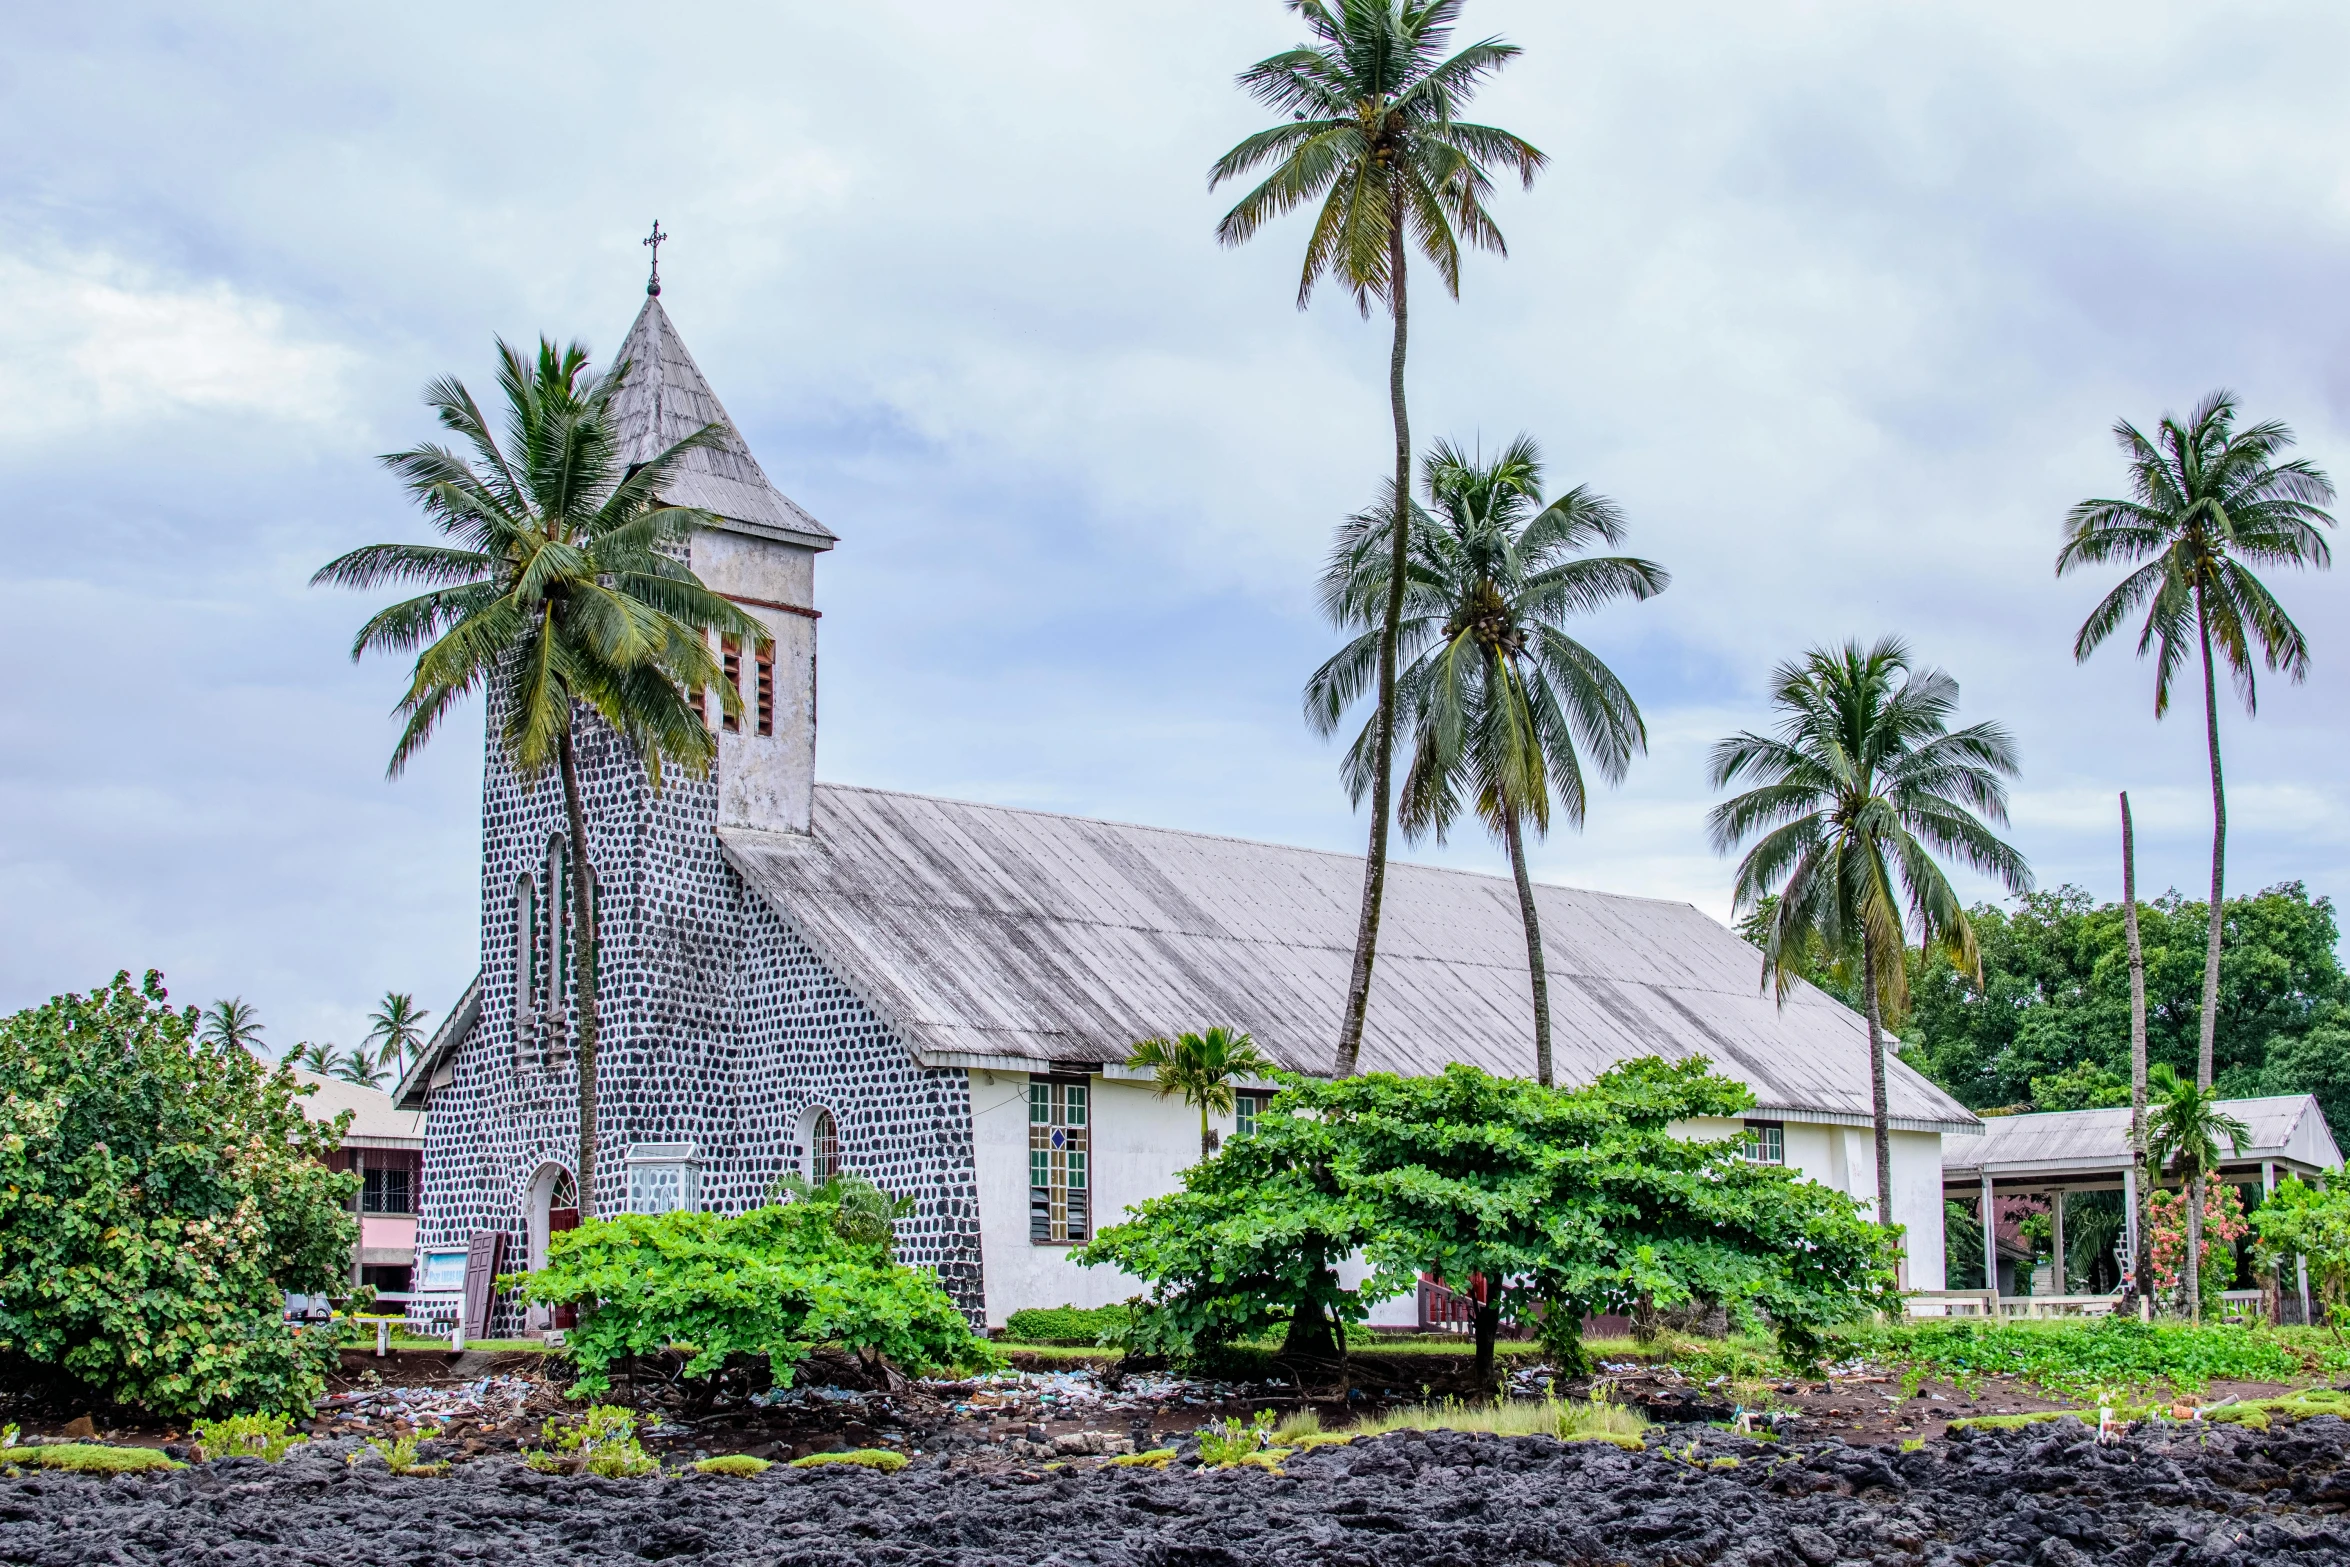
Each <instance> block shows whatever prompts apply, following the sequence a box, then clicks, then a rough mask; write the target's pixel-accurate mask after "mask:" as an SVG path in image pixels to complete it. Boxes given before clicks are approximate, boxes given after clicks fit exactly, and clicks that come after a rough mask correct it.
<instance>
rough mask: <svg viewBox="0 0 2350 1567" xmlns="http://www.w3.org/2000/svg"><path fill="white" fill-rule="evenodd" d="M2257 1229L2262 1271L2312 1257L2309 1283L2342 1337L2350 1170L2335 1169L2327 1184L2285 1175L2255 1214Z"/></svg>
mask: <svg viewBox="0 0 2350 1567" xmlns="http://www.w3.org/2000/svg"><path fill="white" fill-rule="evenodd" d="M2252 1228H2253V1229H2254V1230H2255V1231H2257V1232H2258V1233H2259V1236H2260V1241H2259V1245H2258V1246H2257V1248H2256V1253H2257V1260H2258V1265H2259V1266H2260V1268H2261V1269H2262V1270H2263V1271H2268V1270H2271V1269H2276V1268H2279V1267H2282V1266H2284V1265H2285V1264H2286V1263H2287V1262H2288V1261H2289V1259H2291V1258H2293V1257H2304V1258H2307V1259H2308V1263H2309V1283H2310V1286H2311V1287H2312V1289H2313V1290H2314V1291H2315V1292H2316V1294H2317V1298H2318V1299H2319V1300H2320V1301H2321V1302H2323V1303H2324V1305H2325V1309H2326V1320H2327V1322H2328V1323H2330V1324H2331V1325H2332V1327H2333V1330H2334V1334H2335V1336H2336V1337H2337V1338H2338V1337H2340V1336H2341V1332H2342V1329H2343V1328H2344V1327H2345V1326H2350V1170H2336V1171H2334V1172H2333V1175H2332V1177H2331V1178H2330V1179H2329V1180H2328V1181H2327V1182H2326V1184H2325V1185H2324V1186H2323V1187H2322V1188H2321V1187H2316V1186H2310V1185H2306V1184H2304V1183H2303V1181H2302V1180H2301V1178H2300V1177H2299V1176H2297V1175H2288V1176H2286V1177H2285V1178H2284V1179H2283V1180H2281V1181H2279V1182H2277V1189H2276V1190H2275V1191H2274V1192H2271V1193H2270V1194H2269V1197H2268V1200H2267V1201H2266V1202H2264V1203H2262V1204H2261V1205H2260V1207H2259V1209H2258V1210H2257V1211H2256V1212H2255V1213H2254V1214H2253V1215H2252Z"/></svg>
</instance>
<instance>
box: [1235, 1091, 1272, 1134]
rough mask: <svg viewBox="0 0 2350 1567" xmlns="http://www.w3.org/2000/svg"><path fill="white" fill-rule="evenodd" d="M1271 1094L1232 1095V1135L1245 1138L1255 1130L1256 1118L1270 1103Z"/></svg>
mask: <svg viewBox="0 0 2350 1567" xmlns="http://www.w3.org/2000/svg"><path fill="white" fill-rule="evenodd" d="M1272 1100H1273V1096H1272V1095H1271V1094H1234V1095H1233V1096H1232V1135H1233V1136H1235V1137H1246V1136H1248V1135H1250V1134H1251V1133H1253V1132H1254V1131H1255V1130H1256V1129H1257V1117H1258V1116H1260V1115H1263V1114H1264V1113H1265V1106H1266V1105H1268V1104H1270V1103H1272Z"/></svg>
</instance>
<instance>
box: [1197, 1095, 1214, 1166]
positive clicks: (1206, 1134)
mask: <svg viewBox="0 0 2350 1567" xmlns="http://www.w3.org/2000/svg"><path fill="white" fill-rule="evenodd" d="M1199 1156H1200V1157H1201V1158H1202V1159H1213V1158H1214V1157H1216V1129H1215V1128H1214V1127H1212V1126H1210V1125H1208V1102H1207V1101H1206V1100H1205V1099H1202V1100H1201V1101H1200V1102H1199Z"/></svg>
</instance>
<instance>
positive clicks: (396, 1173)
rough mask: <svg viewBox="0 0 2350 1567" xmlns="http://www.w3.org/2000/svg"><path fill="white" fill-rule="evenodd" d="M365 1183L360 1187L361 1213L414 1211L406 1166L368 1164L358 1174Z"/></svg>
mask: <svg viewBox="0 0 2350 1567" xmlns="http://www.w3.org/2000/svg"><path fill="white" fill-rule="evenodd" d="M360 1180H362V1181H363V1182H365V1183H366V1184H365V1185H364V1186H363V1187H362V1188H361V1189H360V1193H359V1209H360V1211H361V1212H362V1213H414V1212H415V1211H416V1207H415V1200H416V1199H415V1194H414V1191H413V1189H412V1183H411V1181H410V1180H409V1172H408V1169H407V1167H406V1166H404V1165H402V1166H397V1167H392V1168H387V1169H381V1170H379V1169H376V1168H375V1167H374V1166H372V1165H370V1166H369V1167H368V1168H367V1169H366V1170H365V1171H363V1172H362V1173H361V1175H360Z"/></svg>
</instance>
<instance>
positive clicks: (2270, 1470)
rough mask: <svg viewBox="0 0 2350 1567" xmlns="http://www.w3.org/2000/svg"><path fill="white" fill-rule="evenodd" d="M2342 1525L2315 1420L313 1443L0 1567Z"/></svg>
mask: <svg viewBox="0 0 2350 1567" xmlns="http://www.w3.org/2000/svg"><path fill="white" fill-rule="evenodd" d="M1732 1459H1734V1460H1736V1462H1735V1463H1734V1464H1733V1463H1731V1462H1728V1461H1727V1460H1732ZM2345 1507H2350V1423H2345V1422H2343V1421H2341V1420H2337V1419H2334V1418H2332V1417H2330V1416H2325V1417H2319V1418H2315V1419H2311V1420H2305V1421H2302V1422H2300V1423H2299V1424H2296V1425H2290V1426H2279V1427H2278V1428H2276V1429H2274V1430H2270V1431H2252V1430H2246V1429H2242V1428H2238V1427H2231V1426H2220V1427H2213V1428H2208V1429H2204V1430H2185V1429H2181V1428H2177V1427H2171V1428H2166V1429H2162V1430H2159V1431H2154V1432H2140V1433H2137V1434H2135V1435H2132V1436H2131V1437H2129V1438H2128V1439H2127V1440H2125V1441H2123V1442H2121V1443H2118V1444H2114V1445H2108V1446H2099V1445H2098V1444H2097V1443H2096V1442H2094V1441H2093V1440H2092V1439H2091V1434H2090V1433H2089V1432H2088V1431H2087V1430H2085V1429H2084V1428H2083V1427H2081V1426H2080V1425H2079V1424H2078V1423H2076V1422H2073V1421H2069V1420H2068V1421H2063V1422H2059V1423H2057V1424H2054V1425H2040V1426H2033V1427H2028V1428H2025V1429H2023V1430H2019V1431H2009V1432H1996V1433H1984V1434H1979V1435H1977V1436H1975V1437H1974V1438H1973V1439H1972V1440H1964V1441H1950V1442H1940V1443H1936V1444H1934V1445H1933V1446H1932V1447H1930V1448H1927V1449H1924V1450H1921V1451H1918V1452H1913V1453H1896V1452H1890V1451H1886V1450H1882V1449H1872V1448H1847V1447H1844V1446H1841V1445H1839V1444H1836V1443H1824V1444H1796V1445H1785V1446H1782V1445H1779V1444H1770V1443H1759V1442H1751V1441H1747V1440H1744V1439H1741V1438H1736V1437H1728V1436H1725V1435H1724V1434H1722V1433H1721V1432H1719V1431H1714V1430H1710V1429H1703V1430H1699V1429H1683V1430H1678V1431H1674V1430H1660V1431H1657V1432H1654V1433H1652V1434H1651V1437H1650V1447H1649V1451H1647V1452H1642V1453H1631V1452H1625V1451H1622V1450H1620V1449H1617V1448H1615V1447H1611V1446H1606V1445H1602V1444H1594V1443H1578V1444H1572V1445H1563V1444H1561V1443H1558V1442H1555V1441H1552V1440H1550V1439H1548V1438H1545V1437H1518V1438H1508V1439H1503V1438H1495V1437H1472V1436H1464V1435H1459V1434H1454V1433H1445V1432H1437V1433H1404V1434H1398V1435H1392V1436H1387V1437H1382V1438H1379V1439H1377V1440H1375V1441H1368V1442H1363V1443H1360V1444H1357V1445H1354V1446H1350V1447H1333V1448H1325V1449H1322V1450H1320V1451H1317V1452H1314V1453H1309V1454H1303V1455H1300V1456H1298V1457H1295V1458H1292V1459H1291V1460H1290V1461H1289V1463H1288V1465H1287V1472H1286V1473H1284V1474H1278V1475H1276V1474H1267V1473H1264V1472H1261V1471H1257V1470H1251V1469H1239V1470H1227V1471H1218V1472H1210V1473H1203V1472H1200V1471H1198V1470H1196V1469H1190V1468H1186V1467H1183V1466H1181V1465H1178V1466H1176V1467H1174V1468H1171V1469H1168V1470H1165V1471H1154V1470H1149V1469H1133V1468H1101V1469H1092V1470H1083V1471H1061V1472H1057V1473H1052V1474H1045V1475H1018V1474H1006V1473H998V1474H980V1473H972V1472H968V1471H960V1470H954V1469H948V1468H942V1467H935V1466H922V1465H918V1466H916V1467H915V1468H912V1469H909V1470H906V1471H904V1472H902V1473H900V1474H896V1475H884V1474H878V1473H875V1472H872V1471H867V1470H857V1469H850V1468H847V1467H845V1466H836V1467H831V1468H825V1469H815V1470H793V1469H784V1468H778V1469H774V1470H770V1471H769V1472H768V1473H766V1474H765V1475H762V1476H759V1477H757V1478H755V1479H726V1478H721V1477H716V1476H702V1475H688V1476H682V1477H679V1476H671V1477H667V1478H662V1479H652V1480H600V1479H594V1478H589V1477H578V1478H568V1477H565V1478H557V1477H550V1476H546V1475H540V1474H535V1473H532V1472H531V1471H529V1470H527V1469H525V1468H523V1467H522V1466H521V1465H520V1464H518V1463H516V1462H514V1461H513V1460H511V1459H506V1458H491V1459H482V1460H478V1461H476V1462H473V1463H469V1464H465V1465H462V1466H460V1467H459V1468H458V1469H457V1470H456V1471H455V1472H454V1473H453V1474H451V1475H449V1476H447V1477H445V1478H440V1479H396V1478H394V1477H392V1476H391V1475H389V1474H387V1473H386V1472H385V1471H384V1470H383V1468H382V1467H381V1465H380V1464H378V1463H377V1462H375V1461H374V1460H373V1459H365V1460H363V1461H361V1462H359V1463H356V1464H354V1463H346V1462H345V1461H344V1457H343V1454H342V1453H341V1452H340V1451H338V1450H337V1449H335V1448H334V1447H333V1446H330V1445H328V1444H319V1445H316V1446H314V1447H311V1448H307V1449H305V1448H297V1449H295V1450H294V1452H293V1453H292V1454H291V1455H290V1456H289V1457H288V1458H287V1459H286V1460H285V1461H284V1462H283V1463H281V1464H279V1465H276V1466H275V1467H270V1466H265V1465H263V1464H262V1463H261V1462H260V1461H259V1460H257V1459H231V1460H228V1461H226V1462H223V1463H216V1464H210V1465H205V1466H201V1467H199V1468H194V1469H188V1470H182V1471H179V1472H176V1473H174V1474H171V1475H169V1476H166V1477H133V1476H127V1475H126V1476H121V1477H118V1478H115V1479H111V1480H100V1479H93V1478H86V1477H81V1476H69V1475H63V1474H36V1475H31V1476H28V1477H25V1478H22V1479H18V1480H12V1481H5V1482H0V1562H6V1563H22V1564H25V1567H66V1564H69V1563H70V1564H73V1567H81V1564H84V1563H99V1562H103V1563H121V1564H137V1567H145V1564H149V1563H156V1564H163V1563H168V1564H171V1567H232V1564H234V1567H245V1564H251V1567H262V1564H268V1567H276V1564H281V1563H303V1564H312V1563H315V1564H321V1567H329V1564H331V1567H394V1564H407V1563H419V1564H422V1563H433V1564H440V1563H452V1562H461V1563H484V1564H490V1567H539V1564H553V1563H566V1564H569V1563H590V1562H593V1563H622V1562H629V1561H662V1560H684V1561H698V1562H711V1563H729V1564H732V1563H756V1564H762V1567H767V1564H773V1567H800V1564H826V1567H831V1564H842V1567H846V1564H850V1563H857V1564H863V1563H887V1564H892V1567H929V1564H939V1567H981V1564H992V1563H1040V1564H1041V1563H1053V1564H1069V1567H1076V1564H1081V1563H1102V1564H1112V1563H1116V1564H1129V1563H1130V1564H1135V1567H1227V1564H1229V1567H1241V1564H1257V1563H1264V1564H1281V1567H1290V1564H1297V1567H1305V1564H1309V1563H1311V1564H1315V1567H1325V1564H1337V1567H1387V1564H1395V1567H1454V1564H1459V1567H1510V1564H1515V1563H1534V1562H1542V1563H1594V1564H1596V1563H1620V1562H1632V1563H1642V1564H1650V1563H1653V1564H1658V1567H1666V1564H1683V1563H1688V1564H1696V1563H1739V1564H1750V1567H1766V1564H1767V1567H1829V1564H1832V1563H1840V1562H1870V1563H1892V1562H1900V1563H1910V1562H1927V1563H1960V1564H1967V1567H1974V1564H1981V1563H1995V1562H1996V1563H2008V1562H2019V1563H2032V1564H2035V1567H2071V1564H2074V1563H2081V1562H2116V1563H2128V1564H2132V1567H2143V1564H2156V1563H2159V1564H2165V1567H2168V1564H2174V1563H2178V1564H2183V1563H2189V1562H2192V1563H2197V1564H2212V1567H2221V1564H2229V1563H2240V1564H2243V1567H2255V1564H2258V1567H2276V1564H2301V1563H2344V1564H2350V1516H2346V1515H2345V1514H2344V1511H2343V1509H2344V1508H2345Z"/></svg>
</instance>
